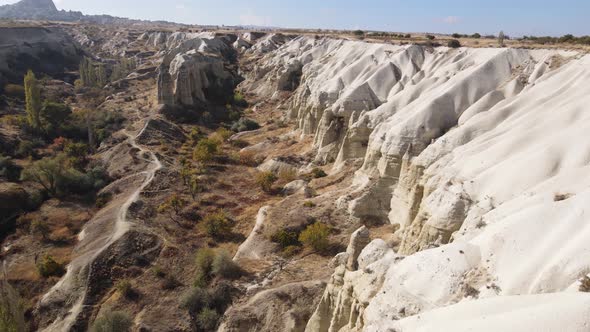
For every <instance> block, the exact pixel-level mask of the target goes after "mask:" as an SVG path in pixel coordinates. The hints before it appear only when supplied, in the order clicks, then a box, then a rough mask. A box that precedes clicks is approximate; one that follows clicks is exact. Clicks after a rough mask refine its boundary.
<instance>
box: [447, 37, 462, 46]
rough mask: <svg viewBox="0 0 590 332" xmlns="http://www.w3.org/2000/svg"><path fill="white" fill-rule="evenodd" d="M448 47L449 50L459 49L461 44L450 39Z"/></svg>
mask: <svg viewBox="0 0 590 332" xmlns="http://www.w3.org/2000/svg"><path fill="white" fill-rule="evenodd" d="M448 46H449V47H450V48H459V47H461V42H460V41H458V40H457V39H451V40H449V43H448Z"/></svg>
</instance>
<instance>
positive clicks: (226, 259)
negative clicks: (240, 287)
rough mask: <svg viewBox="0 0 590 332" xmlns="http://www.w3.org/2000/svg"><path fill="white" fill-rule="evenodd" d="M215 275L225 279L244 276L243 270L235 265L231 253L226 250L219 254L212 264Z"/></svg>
mask: <svg viewBox="0 0 590 332" xmlns="http://www.w3.org/2000/svg"><path fill="white" fill-rule="evenodd" d="M211 272H212V273H213V275H215V276H217V277H220V278H224V279H235V278H239V277H240V276H241V275H242V269H241V268H240V267H239V266H238V265H237V264H236V263H234V261H233V260H232V258H231V256H230V255H229V253H228V252H227V251H225V250H222V251H220V252H218V253H217V254H216V255H215V258H214V259H213V263H212V264H211Z"/></svg>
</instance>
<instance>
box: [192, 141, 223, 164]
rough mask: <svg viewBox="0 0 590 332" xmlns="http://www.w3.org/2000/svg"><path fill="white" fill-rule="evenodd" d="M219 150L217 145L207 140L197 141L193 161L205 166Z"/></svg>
mask: <svg viewBox="0 0 590 332" xmlns="http://www.w3.org/2000/svg"><path fill="white" fill-rule="evenodd" d="M218 150H219V143H218V142H217V141H215V140H212V139H209V138H203V139H201V140H199V142H198V143H197V146H196V147H195V149H194V150H193V159H194V160H195V161H197V162H200V163H203V164H206V163H208V162H210V161H211V160H212V159H213V158H214V157H215V155H216V154H217V152H218Z"/></svg>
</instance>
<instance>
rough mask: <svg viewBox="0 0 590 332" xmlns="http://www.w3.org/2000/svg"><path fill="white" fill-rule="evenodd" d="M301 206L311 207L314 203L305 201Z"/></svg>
mask: <svg viewBox="0 0 590 332" xmlns="http://www.w3.org/2000/svg"><path fill="white" fill-rule="evenodd" d="M303 206H304V207H306V208H309V209H311V208H314V207H315V206H316V205H315V203H314V202H312V201H306V202H305V203H303Z"/></svg>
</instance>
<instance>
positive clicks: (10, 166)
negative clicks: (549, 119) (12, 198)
mask: <svg viewBox="0 0 590 332" xmlns="http://www.w3.org/2000/svg"><path fill="white" fill-rule="evenodd" d="M21 171H22V168H21V167H20V166H18V165H16V164H15V163H14V162H13V161H12V159H11V158H10V157H4V156H2V155H0V178H4V179H6V180H8V181H12V182H16V181H18V180H19V179H20V173H21Z"/></svg>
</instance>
